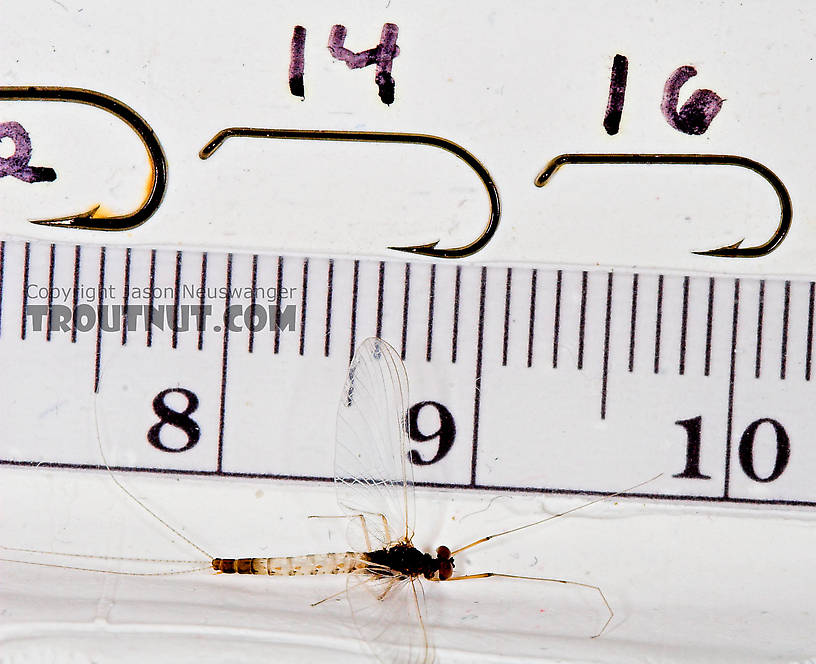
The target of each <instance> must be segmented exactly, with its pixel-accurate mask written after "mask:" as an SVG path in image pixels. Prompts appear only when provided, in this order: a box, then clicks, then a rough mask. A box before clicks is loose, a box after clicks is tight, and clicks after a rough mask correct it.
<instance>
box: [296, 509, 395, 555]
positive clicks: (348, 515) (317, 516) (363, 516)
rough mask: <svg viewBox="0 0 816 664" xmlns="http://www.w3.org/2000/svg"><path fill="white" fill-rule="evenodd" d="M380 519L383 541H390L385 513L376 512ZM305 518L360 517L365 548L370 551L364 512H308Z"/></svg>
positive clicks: (370, 546)
mask: <svg viewBox="0 0 816 664" xmlns="http://www.w3.org/2000/svg"><path fill="white" fill-rule="evenodd" d="M377 516H379V517H380V518H381V519H382V523H383V530H384V532H385V541H386V542H390V541H391V531H390V530H389V528H388V519H386V518H385V514H382V513H380V514H378V515H377ZM307 518H309V519H360V525H361V526H362V527H363V537H364V538H365V543H366V550H367V551H372V550H373V547H372V545H371V537H370V535H369V532H368V523H367V522H366V518H365V515H364V514H330V515H328V516H323V515H320V514H310V515H309V516H308V517H307Z"/></svg>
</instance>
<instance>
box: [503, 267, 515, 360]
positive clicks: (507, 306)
mask: <svg viewBox="0 0 816 664" xmlns="http://www.w3.org/2000/svg"><path fill="white" fill-rule="evenodd" d="M512 288H513V268H511V267H508V268H507V279H506V281H505V284H504V337H503V339H502V366H503V367H506V366H507V344H508V342H509V341H510V295H511V290H512Z"/></svg>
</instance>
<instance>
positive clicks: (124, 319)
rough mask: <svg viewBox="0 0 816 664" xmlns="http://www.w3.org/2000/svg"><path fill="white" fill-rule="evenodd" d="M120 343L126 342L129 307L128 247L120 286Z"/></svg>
mask: <svg viewBox="0 0 816 664" xmlns="http://www.w3.org/2000/svg"><path fill="white" fill-rule="evenodd" d="M122 290H123V293H122V345H123V346H124V345H125V344H127V333H128V308H129V307H130V304H129V302H130V247H127V248H126V249H125V276H124V286H123V288H122Z"/></svg>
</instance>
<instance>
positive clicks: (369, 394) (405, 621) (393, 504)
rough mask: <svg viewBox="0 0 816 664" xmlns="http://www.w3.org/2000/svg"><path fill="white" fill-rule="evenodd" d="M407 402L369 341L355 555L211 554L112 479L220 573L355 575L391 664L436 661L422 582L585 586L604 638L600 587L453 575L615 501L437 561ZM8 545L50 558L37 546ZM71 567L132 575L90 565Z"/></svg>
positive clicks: (351, 376)
mask: <svg viewBox="0 0 816 664" xmlns="http://www.w3.org/2000/svg"><path fill="white" fill-rule="evenodd" d="M408 404H409V401H408V377H407V374H406V371H405V366H404V365H403V363H402V361H401V359H400V356H399V354H398V353H397V352H396V351H395V350H394V349H393V348H392V347H391V346H390V345H389V344H388V343H386V342H385V341H383V340H381V339H377V338H369V339H366V340H365V341H363V343H362V344H360V346H359V348H358V349H357V352H356V353H355V355H354V358H353V360H352V362H351V365H350V366H349V369H348V375H347V378H346V382H345V386H344V388H343V393H342V397H341V400H340V405H339V407H338V412H337V433H336V451H335V466H334V479H335V486H336V489H337V500H338V503H339V505H340V507H341V508H342V510H343V511H344V512H345V515H346V516H347V517H349V518H350V520H351V525H352V528H351V529H350V534H351V539H352V540H355V539H356V540H357V541H354V542H352V546H358V547H359V548H358V550H357V551H346V552H342V553H324V554H309V555H302V556H287V557H272V558H255V557H243V558H221V557H217V558H216V557H212V556H210V554H208V553H207V552H205V551H204V550H203V549H202V548H200V547H199V546H197V545H196V544H195V543H193V542H192V541H190V540H189V539H187V538H186V537H185V536H184V535H182V534H181V533H180V532H179V531H177V530H176V529H174V528H172V526H170V525H169V524H167V523H166V522H165V521H163V520H162V519H161V518H160V517H158V516H157V515H156V514H155V513H154V512H152V511H151V510H150V509H149V508H148V507H147V506H146V505H144V504H143V503H142V502H141V501H140V500H139V499H138V498H136V497H135V496H134V495H133V494H132V493H130V491H128V490H127V489H126V488H125V487H124V486H123V485H122V484H121V483H120V482H119V480H118V479H117V478H116V477H115V476H112V477H113V480H114V481H115V482H116V484H117V485H119V486H120V487H121V488H122V489H123V490H124V491H125V492H126V493H127V494H128V495H129V496H130V497H131V498H133V499H134V500H135V501H136V502H137V503H138V504H139V505H141V506H142V507H143V508H144V509H145V510H147V511H148V512H149V513H150V514H151V515H153V516H154V517H155V518H156V519H158V520H159V521H160V522H161V523H163V524H164V525H165V526H167V527H168V528H169V529H170V530H172V531H173V532H174V533H175V534H176V535H178V536H179V537H181V538H183V539H184V540H185V541H186V542H188V543H189V544H190V545H192V546H193V547H195V548H196V549H197V550H198V551H199V552H201V553H202V554H204V555H206V556H207V557H208V558H210V559H211V566H212V569H214V570H216V571H217V572H221V573H226V574H258V575H269V576H305V575H322V574H346V575H348V578H347V584H346V590H345V591H344V592H345V595H346V597H347V599H348V602H349V604H350V605H351V610H352V614H353V617H354V622H355V624H356V626H357V628H358V630H359V632H360V636H361V637H362V639H363V640H364V641H365V642H366V643H367V644H368V645H369V646H370V647H371V649H372V650H373V652H374V654H375V655H376V656H377V657H378V658H379V659H380V660H381V661H382V662H385V663H388V664H390V663H392V662H399V663H402V664H419V663H422V664H429V663H430V662H432V661H433V659H434V654H433V648H432V647H431V644H430V640H429V637H428V631H427V629H426V626H425V621H424V617H423V616H424V614H425V609H424V602H425V600H424V593H423V590H422V584H421V580H422V579H424V580H426V581H430V582H448V581H459V580H465V579H485V578H488V577H504V578H511V579H524V580H536V581H546V582H550V583H560V584H570V585H575V586H582V587H584V588H588V589H590V590H593V591H595V592H596V593H597V594H598V597H599V600H600V601H601V602H602V603H603V606H604V607H605V609H606V611H607V612H608V617H607V618H606V621H605V622H604V624H603V625H602V626H601V628H600V630H599V631H598V632H597V633H596V634H595V635H594V636H595V637H597V636H600V635H601V634H602V633H603V632H604V630H605V629H606V628H607V626H608V625H609V623H610V621H611V620H612V617H613V612H612V608H611V607H610V605H609V602H608V601H607V599H606V597H605V596H604V594H603V591H602V590H601V589H600V588H599V587H598V586H594V585H591V584H587V583H580V582H578V581H566V580H563V579H552V578H543V577H531V576H519V575H512V574H501V573H497V572H482V573H479V574H463V575H457V574H455V572H454V558H453V556H454V555H455V554H457V553H460V552H462V551H465V550H467V549H470V548H472V547H475V546H477V545H479V544H482V543H484V542H487V541H488V540H491V539H495V538H497V537H501V536H503V535H508V534H510V533H514V532H517V531H519V530H523V529H525V528H529V527H531V526H535V525H538V524H541V523H544V522H545V521H549V520H552V519H555V518H558V517H560V516H563V515H564V514H568V513H569V512H573V511H575V510H577V509H581V508H583V507H586V506H588V505H591V504H593V503H597V502H599V501H601V500H606V499H608V498H609V497H608V496H607V497H604V498H599V499H597V500H594V501H591V502H589V503H584V504H583V505H580V506H578V507H575V508H573V509H571V510H568V511H567V512H562V513H561V514H555V515H551V516H549V517H546V518H544V519H540V520H538V521H535V522H533V523H529V524H526V525H523V526H519V527H516V528H512V529H509V530H505V531H503V532H499V533H494V534H492V535H487V536H485V537H482V538H480V539H478V540H476V541H474V542H471V543H469V544H467V545H465V546H461V547H459V548H457V549H454V550H451V549H450V548H448V547H447V546H440V547H438V548H437V550H436V555H432V554H429V553H424V552H422V551H420V550H419V549H417V548H415V547H414V545H413V544H412V543H411V540H412V537H413V534H414V528H413V526H414V484H413V469H412V466H411V464H410V462H409V451H408V430H407V426H406V416H407V411H408ZM100 449H101V447H100ZM103 458H104V455H103ZM638 486H640V485H638ZM633 488H634V487H633ZM616 495H617V494H616ZM0 548H3V549H6V550H11V551H18V552H28V553H43V552H39V551H34V550H31V549H12V548H10V547H0ZM65 555H73V556H74V557H85V558H101V556H78V555H77V554H65ZM109 559H110V558H109ZM114 560H120V559H114ZM121 560H139V559H126V558H121ZM142 560H144V559H142ZM15 562H24V561H15ZM154 562H164V563H172V562H175V563H181V562H194V561H154ZM32 564H44V563H32ZM49 566H54V565H49ZM55 566H56V567H61V566H60V565H55ZM65 567H67V566H65ZM73 569H83V570H86V571H100V572H109V573H114V574H116V573H118V574H130V573H129V572H112V571H111V570H93V569H90V568H87V567H82V568H76V567H73ZM198 569H201V568H196V569H193V570H180V571H174V572H164V573H159V574H167V573H170V574H179V573H185V572H187V571H196V570H198ZM137 575H153V574H144V573H142V574H137ZM340 594H342V593H340ZM336 596H337V595H332V596H331V597H329V598H326V599H331V598H333V597H336ZM326 599H324V600H321V601H320V602H317V604H321V603H322V602H324V601H326ZM395 623H397V624H399V629H388V626H390V625H394V624H395ZM593 638H594V637H593Z"/></svg>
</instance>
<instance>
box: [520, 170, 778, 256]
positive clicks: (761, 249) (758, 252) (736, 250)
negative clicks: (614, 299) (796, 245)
mask: <svg viewBox="0 0 816 664" xmlns="http://www.w3.org/2000/svg"><path fill="white" fill-rule="evenodd" d="M565 164H693V165H695V166H739V167H740V168H747V169H748V170H750V171H753V172H754V173H756V174H757V175H759V176H761V177H763V178H764V179H765V180H766V181H767V182H768V184H770V185H771V187H773V190H774V191H775V192H776V195H777V197H778V198H779V208H780V215H779V227H778V228H777V229H776V232H775V233H774V234H773V235H772V236H771V238H770V239H769V240H768V241H767V242H764V243H763V244H758V245H756V246H753V247H741V246H740V245H741V244H742V243H743V240H739V241H738V242H734V244H728V245H725V246H724V247H719V248H717V249H709V250H708V251H694V252H692V253H694V254H698V255H700V256H719V257H722V258H757V257H759V256H767V255H768V254H769V253H771V252H772V251H773V250H774V249H776V248H777V247H778V246H779V245H780V244H781V243H782V240H784V239H785V236H786V235H787V234H788V231H789V230H790V226H791V219H792V217H793V205H792V204H791V198H790V194H788V190H787V189H786V188H785V185H784V184H783V183H782V180H780V179H779V178H778V177H777V175H776V173H774V172H773V171H772V170H771V169H770V168H768V167H767V166H765V165H764V164H760V163H759V162H758V161H754V160H753V159H748V157H741V156H739V155H730V154H561V155H558V156H557V157H555V159H552V160H550V162H549V163H548V164H547V165H546V166H545V167H544V169H543V170H542V171H541V172H540V173H539V174H538V175H537V176H536V179H535V185H536V187H543V186H544V185H545V184H547V182H549V180H550V178H551V177H552V175H553V173H555V172H556V171H557V170H558V169H559V168H561V167H562V166H564V165H565Z"/></svg>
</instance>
